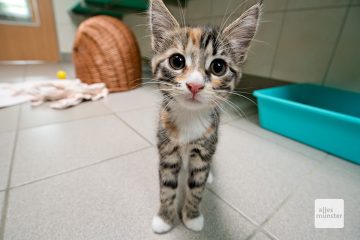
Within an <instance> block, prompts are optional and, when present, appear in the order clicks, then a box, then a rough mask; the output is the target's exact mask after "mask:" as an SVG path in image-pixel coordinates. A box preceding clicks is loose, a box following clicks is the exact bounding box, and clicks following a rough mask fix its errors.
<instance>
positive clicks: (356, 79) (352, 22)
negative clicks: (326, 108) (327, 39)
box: [325, 7, 360, 92]
mask: <svg viewBox="0 0 360 240" xmlns="http://www.w3.org/2000/svg"><path fill="white" fill-rule="evenodd" d="M359 22H360V7H352V8H351V9H350V12H349V16H348V18H347V21H346V23H345V27H344V30H343V33H342V35H341V38H340V42H339V44H338V47H337V50H336V53H335V56H334V59H333V61H332V64H331V67H330V69H329V73H328V76H327V79H326V81H325V84H326V85H328V86H332V87H337V88H343V89H346V90H350V91H357V92H359V91H360V68H359V62H360V48H359V42H360V27H359V24H358V23H359Z"/></svg>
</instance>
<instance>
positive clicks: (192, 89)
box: [186, 83, 204, 95]
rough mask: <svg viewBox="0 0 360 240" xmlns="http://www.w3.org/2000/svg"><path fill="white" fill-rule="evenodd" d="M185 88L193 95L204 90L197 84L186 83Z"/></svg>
mask: <svg viewBox="0 0 360 240" xmlns="http://www.w3.org/2000/svg"><path fill="white" fill-rule="evenodd" d="M186 86H187V88H188V89H189V90H190V92H192V94H193V95H195V94H197V93H198V92H200V91H201V90H202V89H204V85H203V84H199V83H186Z"/></svg>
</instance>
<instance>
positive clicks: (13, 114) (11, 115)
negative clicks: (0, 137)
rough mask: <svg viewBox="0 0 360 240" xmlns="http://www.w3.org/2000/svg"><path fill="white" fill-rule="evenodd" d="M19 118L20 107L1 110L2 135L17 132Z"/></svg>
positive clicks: (0, 128) (0, 130)
mask: <svg viewBox="0 0 360 240" xmlns="http://www.w3.org/2000/svg"><path fill="white" fill-rule="evenodd" d="M18 116H19V107H18V106H13V107H8V108H0V133H1V132H5V131H13V130H15V129H16V127H17V119H18Z"/></svg>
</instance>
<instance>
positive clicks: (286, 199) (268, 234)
mask: <svg viewBox="0 0 360 240" xmlns="http://www.w3.org/2000/svg"><path fill="white" fill-rule="evenodd" d="M326 156H327V155H325V157H324V158H326ZM320 164H321V163H320ZM315 171H316V167H314V168H313V169H311V170H310V171H309V172H308V173H307V174H305V175H304V177H310V176H312V175H313V174H314V172H315ZM300 185H301V183H300V182H299V183H298V184H297V185H296V186H295V187H294V189H293V190H292V191H291V192H290V193H289V195H288V196H287V197H286V198H285V199H284V200H283V201H282V202H281V203H280V204H279V205H278V206H277V207H276V208H275V210H274V211H273V212H272V213H271V214H269V216H267V217H266V219H265V220H264V221H263V222H262V223H261V224H260V225H259V227H258V229H257V230H256V233H257V232H263V233H264V234H266V235H267V236H268V237H270V238H272V239H274V240H278V238H277V237H276V236H275V235H274V234H273V233H271V232H269V231H268V230H266V229H264V226H265V225H266V223H268V222H269V221H270V220H271V219H272V218H273V217H274V216H275V214H276V213H277V212H278V211H279V210H280V209H281V208H282V207H283V206H284V205H285V204H286V203H287V202H288V201H289V199H290V198H291V197H292V196H293V195H294V194H295V193H296V191H297V190H298V189H299V188H300ZM254 235H255V234H254ZM246 240H250V238H249V239H246Z"/></svg>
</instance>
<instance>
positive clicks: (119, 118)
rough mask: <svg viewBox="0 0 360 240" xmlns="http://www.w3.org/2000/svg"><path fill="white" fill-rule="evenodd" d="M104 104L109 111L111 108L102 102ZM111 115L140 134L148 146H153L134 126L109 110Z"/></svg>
mask: <svg viewBox="0 0 360 240" xmlns="http://www.w3.org/2000/svg"><path fill="white" fill-rule="evenodd" d="M103 105H104V106H105V108H107V109H108V110H110V111H111V109H110V108H109V107H108V106H106V105H105V104H103ZM111 112H112V114H113V116H114V117H116V118H117V119H118V120H120V121H121V122H122V123H123V124H125V125H126V126H127V127H129V128H130V129H131V130H132V131H134V132H135V133H136V134H137V135H138V136H140V137H141V138H142V139H144V140H145V141H146V142H147V143H149V144H150V146H154V144H153V143H152V142H150V141H149V140H148V139H147V138H146V137H145V136H143V135H142V134H141V133H139V132H138V131H137V130H136V129H135V128H133V127H132V126H130V125H129V124H128V123H127V122H126V121H124V120H123V119H122V118H121V117H120V116H118V115H117V113H116V112H113V111H111Z"/></svg>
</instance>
